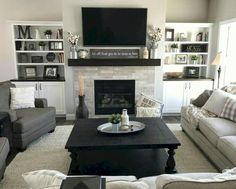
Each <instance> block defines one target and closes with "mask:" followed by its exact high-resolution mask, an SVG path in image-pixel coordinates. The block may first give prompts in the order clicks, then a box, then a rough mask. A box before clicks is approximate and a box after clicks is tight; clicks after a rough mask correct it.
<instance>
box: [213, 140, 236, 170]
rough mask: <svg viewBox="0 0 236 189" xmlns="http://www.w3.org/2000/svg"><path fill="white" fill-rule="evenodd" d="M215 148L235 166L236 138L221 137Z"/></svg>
mask: <svg viewBox="0 0 236 189" xmlns="http://www.w3.org/2000/svg"><path fill="white" fill-rule="evenodd" d="M217 148H218V149H219V150H220V151H221V153H222V154H224V155H225V156H226V157H227V158H228V159H229V160H230V161H231V162H232V163H233V164H234V165H235V166H236V136H225V137H221V138H220V139H219V141H218V144H217Z"/></svg>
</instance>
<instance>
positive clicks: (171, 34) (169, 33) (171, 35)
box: [165, 28, 175, 41]
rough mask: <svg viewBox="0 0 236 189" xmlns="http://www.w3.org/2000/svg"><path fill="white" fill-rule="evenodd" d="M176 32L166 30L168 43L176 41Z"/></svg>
mask: <svg viewBox="0 0 236 189" xmlns="http://www.w3.org/2000/svg"><path fill="white" fill-rule="evenodd" d="M174 32H175V30H174V29H169V28H166V29H165V40H166V41H174Z"/></svg>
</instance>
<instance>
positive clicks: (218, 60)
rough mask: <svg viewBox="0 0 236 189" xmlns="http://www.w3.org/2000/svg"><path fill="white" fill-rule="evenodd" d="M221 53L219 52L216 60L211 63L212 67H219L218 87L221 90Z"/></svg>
mask: <svg viewBox="0 0 236 189" xmlns="http://www.w3.org/2000/svg"><path fill="white" fill-rule="evenodd" d="M220 60H221V52H218V53H217V55H216V57H215V59H214V60H213V62H212V63H211V65H214V66H219V68H218V70H217V72H218V85H217V88H219V86H220V73H221V66H220V65H221V61H220Z"/></svg>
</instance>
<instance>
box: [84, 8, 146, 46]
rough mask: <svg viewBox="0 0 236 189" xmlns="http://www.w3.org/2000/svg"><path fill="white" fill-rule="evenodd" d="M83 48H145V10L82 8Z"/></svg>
mask: <svg viewBox="0 0 236 189" xmlns="http://www.w3.org/2000/svg"><path fill="white" fill-rule="evenodd" d="M82 21H83V43H84V46H145V45H146V30H147V9H146V8H82Z"/></svg>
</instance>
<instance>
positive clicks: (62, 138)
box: [0, 124, 216, 189]
mask: <svg viewBox="0 0 236 189" xmlns="http://www.w3.org/2000/svg"><path fill="white" fill-rule="evenodd" d="M168 126H169V128H170V129H171V130H172V131H173V133H174V134H175V136H176V137H177V138H178V139H179V140H180V142H181V144H182V145H181V147H180V148H179V149H178V150H176V156H175V158H176V164H177V169H178V171H179V172H181V173H183V172H215V171H216V169H215V168H214V167H213V166H212V165H211V163H209V161H208V160H207V159H206V158H205V157H204V155H203V154H202V153H201V151H199V149H198V148H197V147H196V146H195V145H194V144H193V143H192V142H191V140H190V139H189V138H188V137H187V136H186V135H185V133H183V132H182V131H181V128H180V127H179V124H168ZM71 129H72V126H60V127H57V128H56V130H55V132H54V133H52V134H47V135H44V136H43V137H41V138H40V139H38V140H37V141H35V142H34V143H33V144H31V145H30V146H29V148H28V149H27V150H26V151H25V152H23V153H18V154H17V156H16V157H15V159H14V160H13V161H12V162H11V163H10V165H9V166H8V167H7V169H6V172H5V176H4V179H3V180H2V181H1V183H0V188H1V189H23V188H24V189H25V188H27V186H26V184H25V182H24V180H23V179H22V177H21V175H22V173H24V172H28V171H34V170H39V169H53V170H58V171H61V172H63V173H65V174H66V173H67V172H68V169H69V165H70V157H69V153H68V152H67V151H66V150H65V149H64V146H65V144H66V141H67V139H68V137H69V134H70V132H71Z"/></svg>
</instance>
